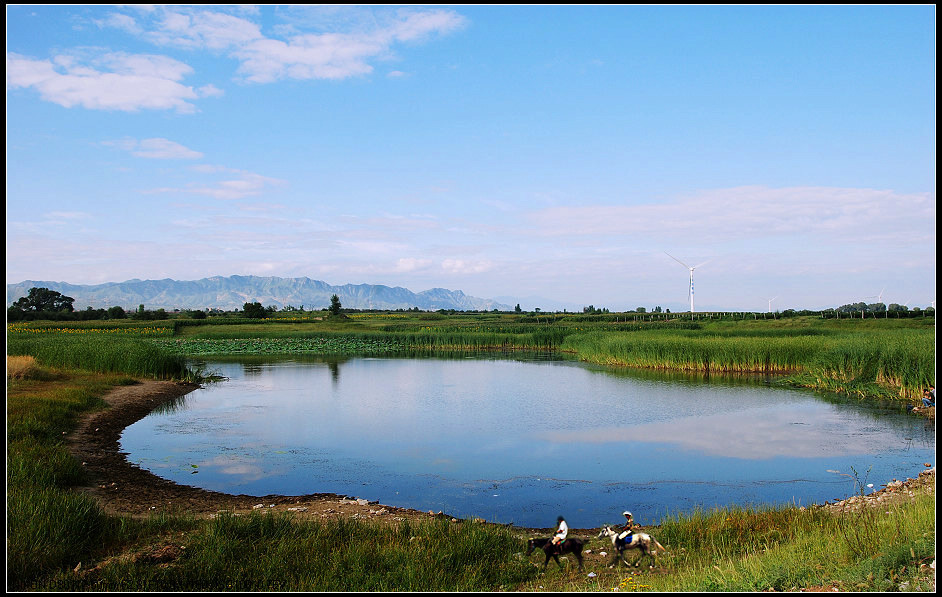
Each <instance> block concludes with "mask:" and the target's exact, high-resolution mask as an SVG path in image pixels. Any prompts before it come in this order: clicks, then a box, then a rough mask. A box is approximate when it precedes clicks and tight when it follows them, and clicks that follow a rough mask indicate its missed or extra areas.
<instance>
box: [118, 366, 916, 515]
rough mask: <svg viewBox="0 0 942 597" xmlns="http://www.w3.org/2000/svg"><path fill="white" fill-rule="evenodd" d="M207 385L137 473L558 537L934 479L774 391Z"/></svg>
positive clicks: (718, 385)
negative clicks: (365, 503) (346, 499)
mask: <svg viewBox="0 0 942 597" xmlns="http://www.w3.org/2000/svg"><path fill="white" fill-rule="evenodd" d="M209 365H210V369H212V370H214V371H216V372H218V373H220V374H221V375H224V376H226V377H227V378H228V380H227V381H224V382H220V383H215V384H209V385H207V386H206V387H204V388H201V389H199V390H196V391H194V392H192V393H190V394H188V395H187V396H185V397H184V398H183V399H182V400H181V401H180V402H178V403H176V404H175V406H173V407H172V408H166V409H162V410H161V411H159V412H155V413H152V414H150V415H148V416H147V417H145V418H144V419H142V420H140V421H138V422H137V423H135V424H133V425H131V426H130V427H128V428H127V429H126V430H125V431H124V433H123V434H122V436H121V440H120V443H121V450H122V451H123V452H125V453H127V454H128V460H129V461H130V462H132V463H135V464H137V465H139V466H141V467H142V468H145V469H147V470H150V471H152V472H154V473H155V474H157V475H158V476H160V477H163V478H166V479H170V480H172V481H175V482H177V483H181V484H184V485H193V486H197V487H201V488H204V489H211V490H215V491H222V492H226V493H235V494H247V495H258V496H262V495H267V494H283V495H303V494H310V493H319V492H328V493H337V494H342V495H347V496H352V497H360V498H366V499H368V500H370V501H373V500H378V501H379V502H380V503H382V504H386V505H390V506H399V507H407V508H415V509H419V510H423V511H428V510H432V511H435V512H439V511H443V512H445V513H446V514H450V515H452V516H456V517H459V518H464V517H480V518H484V519H486V520H488V521H493V522H501V523H513V524H516V525H518V526H525V527H550V526H553V525H555V522H556V517H557V516H558V515H560V514H562V515H563V516H565V517H566V520H567V521H568V522H569V525H570V527H573V528H594V527H599V526H600V525H602V524H606V523H617V522H619V521H620V520H623V519H622V518H621V512H622V511H623V510H625V509H628V510H631V511H632V512H633V513H634V516H635V520H636V521H638V522H639V523H640V524H655V523H657V522H658V521H659V520H660V518H661V517H663V516H664V515H665V514H668V513H678V512H686V511H691V510H693V509H696V508H698V507H700V508H705V509H708V508H712V507H714V506H724V505H734V504H735V505H744V506H746V505H759V504H783V503H790V504H798V505H808V504H811V503H823V502H825V501H830V500H834V499H840V498H845V497H848V496H850V495H853V494H855V493H857V492H858V488H859V487H860V486H866V485H867V484H869V483H873V484H874V487H873V488H872V489H867V492H868V493H869V492H870V491H872V490H873V489H878V488H879V486H880V485H881V484H883V483H886V482H888V481H890V480H891V479H894V478H897V479H901V480H902V479H905V478H906V477H915V476H916V475H917V474H918V473H919V472H920V470H922V469H923V468H924V467H923V463H924V462H932V463H934V462H935V430H934V426H933V425H932V424H931V423H927V422H926V421H924V420H923V419H922V418H919V417H914V416H911V415H908V414H906V413H905V410H904V409H902V408H901V407H900V406H899V405H879V404H872V403H860V402H857V401H855V400H851V399H842V398H834V397H829V398H824V397H822V396H820V395H816V394H814V393H812V392H810V391H800V390H789V389H781V388H775V387H771V386H770V385H769V384H768V383H764V382H763V381H762V380H758V379H744V378H740V379H726V380H722V379H717V378H715V377H713V378H710V379H709V380H707V379H705V378H704V377H703V376H692V375H681V374H653V373H650V372H637V371H625V370H613V369H607V368H602V367H596V366H589V365H586V364H583V363H578V362H575V361H572V360H566V359H560V358H557V357H548V356H546V355H526V356H521V355H517V356H500V355H497V356H495V355H474V356H467V357H464V358H351V359H348V360H339V361H337V360H334V361H328V360H318V359H299V358H284V359H280V360H270V361H258V360H254V361H248V360H247V361H242V362H221V361H220V362H212V363H209Z"/></svg>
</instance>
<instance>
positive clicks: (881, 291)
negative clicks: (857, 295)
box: [864, 286, 890, 317]
mask: <svg viewBox="0 0 942 597" xmlns="http://www.w3.org/2000/svg"><path fill="white" fill-rule="evenodd" d="M884 290H886V286H884V287H883V289H882V290H880V294H878V295H876V296H867V297H864V298H875V299H877V302H878V303H882V302H883V291H884ZM883 310H884V311H885V313H884V316H885V317H889V316H890V308H889V307H887V306H886V305H883Z"/></svg>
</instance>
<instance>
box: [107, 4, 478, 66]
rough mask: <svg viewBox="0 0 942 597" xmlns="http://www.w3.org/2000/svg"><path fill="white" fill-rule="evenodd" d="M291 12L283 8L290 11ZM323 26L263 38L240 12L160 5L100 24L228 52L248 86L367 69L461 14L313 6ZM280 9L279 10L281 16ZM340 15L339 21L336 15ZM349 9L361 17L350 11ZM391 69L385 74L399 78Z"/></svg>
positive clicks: (443, 29) (454, 23)
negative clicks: (364, 11) (323, 16)
mask: <svg viewBox="0 0 942 597" xmlns="http://www.w3.org/2000/svg"><path fill="white" fill-rule="evenodd" d="M289 12H290V11H289ZM320 13H321V14H331V15H333V18H331V19H327V20H323V19H322V20H320V21H319V25H320V26H321V27H322V28H323V27H324V26H325V25H328V27H329V28H328V30H326V31H317V32H310V31H304V30H303V27H305V25H306V26H308V27H309V26H310V23H302V22H299V23H297V24H291V25H282V26H280V27H278V28H277V30H278V31H279V32H280V33H281V35H268V34H265V33H263V32H262V29H261V27H260V26H259V25H258V24H256V23H255V22H254V21H253V20H251V18H249V17H248V16H246V15H236V14H227V13H225V12H222V11H221V9H212V10H206V9H202V8H192V7H161V8H160V9H159V10H157V11H154V12H152V13H148V14H140V15H138V16H137V18H135V17H132V16H131V15H128V14H124V13H115V14H114V15H112V16H111V17H110V18H109V19H106V20H103V21H101V22H100V23H99V24H100V25H101V26H111V27H117V28H120V29H122V30H124V31H128V32H136V33H137V34H138V35H139V36H140V37H142V38H143V39H145V40H147V41H149V42H151V43H154V44H157V45H162V46H173V47H178V48H186V49H193V50H202V49H205V50H213V51H222V52H227V53H228V54H229V55H231V56H232V57H234V58H236V59H238V60H239V62H240V64H239V67H238V70H237V75H238V78H239V79H240V80H242V81H245V82H251V83H270V82H273V81H278V80H282V79H301V80H303V79H345V78H348V77H355V76H360V75H365V74H369V73H371V72H373V65H372V64H371V63H370V62H371V61H372V60H376V59H383V58H386V57H388V56H389V55H390V53H391V52H392V50H393V48H394V47H395V46H396V45H397V44H403V43H416V42H419V41H422V40H424V39H427V38H428V37H430V36H432V35H437V34H439V35H440V34H447V33H450V32H452V31H455V30H457V29H459V28H461V27H463V26H464V25H465V23H466V19H465V18H464V17H462V16H461V15H459V14H457V13H455V12H454V11H451V10H444V9H399V10H396V11H389V10H381V11H371V12H370V13H369V18H355V19H351V18H349V17H350V15H351V14H354V13H351V12H350V11H343V10H340V11H337V10H333V11H328V12H324V11H320ZM283 14H284V13H283ZM341 14H343V15H345V17H346V18H339V16H338V15H341ZM356 14H361V15H362V13H361V12H357V13H356ZM402 74H403V73H402V72H401V71H393V73H391V74H390V76H401V75H402Z"/></svg>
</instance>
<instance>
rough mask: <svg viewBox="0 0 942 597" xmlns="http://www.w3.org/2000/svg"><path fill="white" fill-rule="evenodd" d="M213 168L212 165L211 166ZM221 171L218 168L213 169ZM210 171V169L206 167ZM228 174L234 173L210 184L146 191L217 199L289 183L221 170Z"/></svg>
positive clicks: (259, 175)
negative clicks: (187, 194)
mask: <svg viewBox="0 0 942 597" xmlns="http://www.w3.org/2000/svg"><path fill="white" fill-rule="evenodd" d="M210 168H211V167H210ZM212 170H215V171H220V170H219V169H218V168H217V169H212ZM204 171H205V172H210V171H211V170H209V169H204ZM221 172H222V173H224V174H227V175H230V176H231V175H234V177H232V178H227V179H226V180H218V181H215V182H212V183H209V184H205V183H193V184H191V185H188V186H185V187H160V188H155V189H150V190H148V191H145V192H146V193H189V194H195V195H206V196H209V197H213V198H215V199H224V200H233V199H245V198H246V197H251V196H254V195H259V194H261V193H262V192H263V191H265V190H267V189H269V188H271V187H277V186H282V185H285V184H287V182H286V181H284V180H280V179H277V178H271V177H268V176H262V175H261V174H256V173H254V172H248V171H244V170H234V169H230V168H225V169H222V170H221Z"/></svg>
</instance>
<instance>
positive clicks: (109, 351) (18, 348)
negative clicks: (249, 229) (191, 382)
mask: <svg viewBox="0 0 942 597" xmlns="http://www.w3.org/2000/svg"><path fill="white" fill-rule="evenodd" d="M7 354H8V355H17V356H21V355H30V356H32V357H34V358H35V359H36V361H37V362H39V363H40V364H41V365H43V366H46V367H64V368H72V369H85V370H90V371H99V372H102V373H125V374H128V375H137V376H141V377H158V378H176V379H183V378H186V377H188V376H189V375H190V373H191V372H190V371H189V370H188V369H187V366H186V359H185V358H184V357H183V356H182V355H177V354H172V353H170V352H167V351H164V350H162V349H160V348H159V347H157V346H155V345H154V344H152V343H149V342H145V341H142V340H141V339H138V338H129V337H123V336H110V335H104V334H82V335H70V334H52V333H50V334H37V335H31V336H23V335H19V334H12V335H11V334H9V333H8V334H7Z"/></svg>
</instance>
